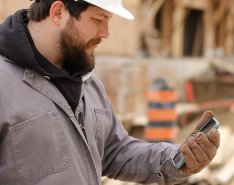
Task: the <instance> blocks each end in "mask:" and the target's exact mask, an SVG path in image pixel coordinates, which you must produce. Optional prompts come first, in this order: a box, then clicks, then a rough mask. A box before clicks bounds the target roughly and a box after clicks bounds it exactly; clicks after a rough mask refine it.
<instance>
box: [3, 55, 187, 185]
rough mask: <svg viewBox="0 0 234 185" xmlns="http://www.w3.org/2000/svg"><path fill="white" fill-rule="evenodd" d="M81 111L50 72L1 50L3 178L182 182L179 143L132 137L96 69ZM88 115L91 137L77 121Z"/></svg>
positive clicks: (37, 183) (74, 184) (29, 183)
mask: <svg viewBox="0 0 234 185" xmlns="http://www.w3.org/2000/svg"><path fill="white" fill-rule="evenodd" d="M83 80H84V83H83V86H82V92H81V99H80V102H79V105H78V108H77V110H76V112H75V114H74V113H73V111H72V110H71V108H70V107H69V105H68V103H67V101H66V100H65V98H64V97H63V95H62V94H61V93H60V92H59V91H58V90H57V88H56V87H55V86H54V85H53V84H52V83H51V82H50V80H49V79H48V78H47V77H43V76H41V75H40V74H38V73H36V72H35V71H32V70H30V69H23V68H22V67H20V66H18V65H16V64H14V63H13V62H11V61H8V60H7V59H6V58H3V57H1V56H0V84H1V85H0V184H1V185H100V184H101V176H102V175H105V176H108V177H110V178H116V179H120V180H127V181H136V182H141V183H156V182H157V183H158V184H175V183H177V182H180V181H183V180H184V178H185V177H184V176H183V175H181V174H180V172H179V170H177V169H175V167H174V166H173V164H172V162H171V160H170V159H171V158H173V157H174V155H175V153H176V151H177V149H178V148H177V146H175V145H171V144H168V143H159V144H149V143H145V142H143V141H140V140H137V139H135V138H133V137H130V136H129V135H128V134H127V132H126V131H125V130H124V128H123V126H122V124H121V122H120V121H119V120H118V118H117V117H116V115H115V113H114V112H113V110H112V107H111V104H110V102H109V101H108V98H107V96H106V94H105V91H104V88H103V85H102V84H101V82H100V81H99V80H98V78H97V77H96V76H95V75H94V74H88V75H86V76H84V77H83ZM80 112H82V113H83V115H84V123H85V124H84V125H85V131H86V137H85V135H84V134H83V132H82V129H81V127H80V126H79V123H78V121H77V120H78V115H79V113H80Z"/></svg>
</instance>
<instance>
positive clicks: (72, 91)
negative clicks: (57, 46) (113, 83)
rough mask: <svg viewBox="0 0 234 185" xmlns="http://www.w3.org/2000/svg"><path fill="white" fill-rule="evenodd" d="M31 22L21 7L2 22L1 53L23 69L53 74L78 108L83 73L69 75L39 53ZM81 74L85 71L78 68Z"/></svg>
mask: <svg viewBox="0 0 234 185" xmlns="http://www.w3.org/2000/svg"><path fill="white" fill-rule="evenodd" d="M28 21H29V20H28V17H27V10H19V11H17V12H16V13H15V14H14V15H12V16H9V17H8V18H6V20H5V21H4V22H3V23H2V24H0V55H3V56H4V57H6V58H7V59H9V60H10V61H11V62H14V63H16V64H17V65H19V66H21V67H23V68H29V69H32V70H35V71H37V72H38V73H40V74H41V75H43V76H49V77H50V79H51V82H52V83H53V84H54V85H55V86H56V87H57V88H58V89H59V90H60V92H61V93H62V94H63V95H64V97H65V98H66V100H67V101H68V103H69V105H70V106H71V108H72V110H73V111H75V109H76V107H77V104H78V101H79V97H80V91H81V85H82V80H81V78H80V75H76V74H74V75H73V76H69V75H68V74H67V73H65V72H64V71H62V70H60V69H58V68H56V67H55V66H54V65H52V64H51V63H50V62H49V61H47V60H46V58H45V57H43V56H42V55H41V54H40V53H39V51H38V50H37V49H36V47H35V46H34V43H33V40H32V38H31V35H30V33H29V31H28V28H27V23H28ZM78 74H82V72H80V71H78Z"/></svg>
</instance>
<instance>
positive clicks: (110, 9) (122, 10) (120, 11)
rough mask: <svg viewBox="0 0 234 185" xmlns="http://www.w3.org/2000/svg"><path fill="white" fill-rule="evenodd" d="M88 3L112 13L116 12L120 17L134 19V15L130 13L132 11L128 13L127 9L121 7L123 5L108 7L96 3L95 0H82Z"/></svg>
mask: <svg viewBox="0 0 234 185" xmlns="http://www.w3.org/2000/svg"><path fill="white" fill-rule="evenodd" d="M84 1H86V2H88V3H90V4H93V5H95V6H97V7H99V8H101V9H103V10H106V11H108V12H110V13H113V14H116V15H118V16H120V17H123V18H125V19H128V20H133V19H134V16H133V15H132V13H130V12H129V11H128V10H127V9H125V8H123V7H119V8H118V7H108V6H104V5H102V4H101V3H100V4H99V3H97V2H96V1H94V0H84Z"/></svg>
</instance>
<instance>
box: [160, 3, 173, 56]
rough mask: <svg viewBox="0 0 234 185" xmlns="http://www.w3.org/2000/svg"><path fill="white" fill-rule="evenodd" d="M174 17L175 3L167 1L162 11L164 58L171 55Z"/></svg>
mask: <svg viewBox="0 0 234 185" xmlns="http://www.w3.org/2000/svg"><path fill="white" fill-rule="evenodd" d="M172 17H173V3H171V1H170V0H167V1H166V2H165V4H164V7H163V10H162V47H163V51H162V52H163V56H168V55H170V53H171V44H172V43H171V42H172V41H171V39H172V35H171V33H172V21H173V19H172Z"/></svg>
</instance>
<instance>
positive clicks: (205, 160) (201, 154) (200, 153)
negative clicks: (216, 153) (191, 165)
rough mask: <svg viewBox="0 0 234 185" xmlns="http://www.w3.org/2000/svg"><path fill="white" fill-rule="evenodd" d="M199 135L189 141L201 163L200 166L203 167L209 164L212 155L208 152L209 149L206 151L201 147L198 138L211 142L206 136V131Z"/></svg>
mask: <svg viewBox="0 0 234 185" xmlns="http://www.w3.org/2000/svg"><path fill="white" fill-rule="evenodd" d="M197 137H198V138H195V139H194V140H190V141H189V147H190V149H191V151H192V152H193V154H194V156H195V158H196V159H197V161H198V163H199V168H202V167H204V166H206V165H207V164H209V162H210V157H209V155H208V154H207V151H205V150H204V149H203V148H202V147H201V145H200V144H199V143H198V142H197V139H199V140H200V141H203V140H205V141H207V142H209V140H208V139H207V138H206V136H205V134H204V133H199V134H198V136H197ZM212 145H213V144H212ZM213 146H214V145H213Z"/></svg>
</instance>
